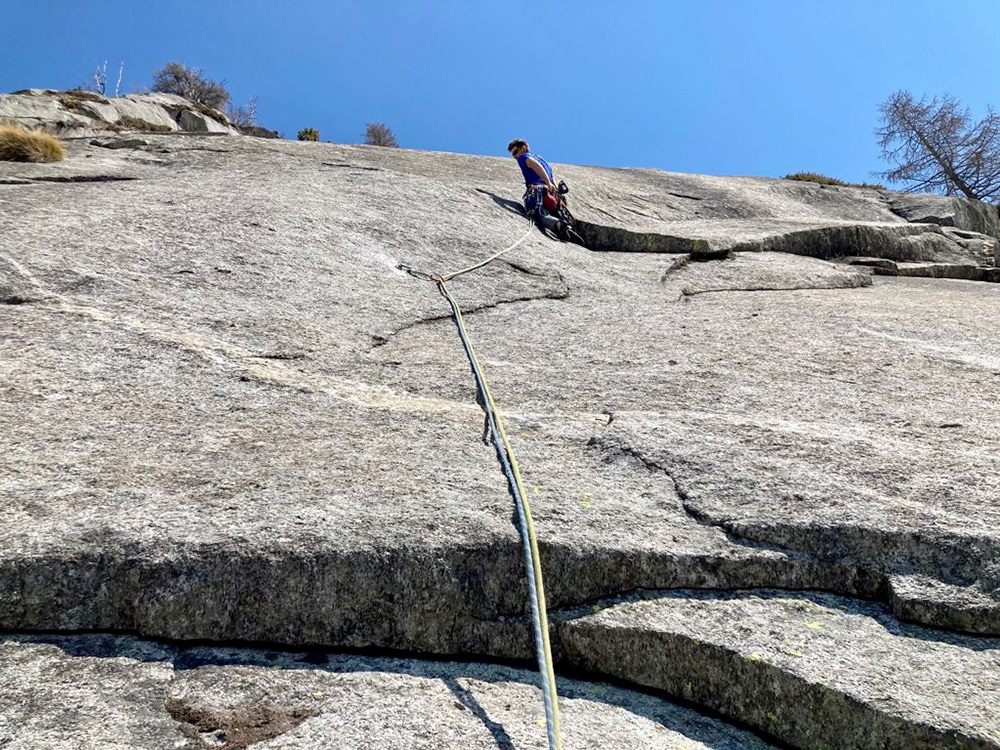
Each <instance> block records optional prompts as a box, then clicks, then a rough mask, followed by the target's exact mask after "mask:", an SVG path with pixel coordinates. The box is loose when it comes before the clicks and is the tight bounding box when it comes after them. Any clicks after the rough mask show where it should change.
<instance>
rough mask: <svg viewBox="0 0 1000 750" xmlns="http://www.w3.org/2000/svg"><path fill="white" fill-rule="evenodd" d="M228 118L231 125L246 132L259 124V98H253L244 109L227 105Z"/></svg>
mask: <svg viewBox="0 0 1000 750" xmlns="http://www.w3.org/2000/svg"><path fill="white" fill-rule="evenodd" d="M226 118H227V119H228V120H229V123H230V124H231V125H233V126H234V127H237V128H239V129H240V130H245V129H247V128H250V127H251V126H253V125H256V124H257V97H256V96H251V97H250V101H248V102H247V103H246V104H245V105H244V106H242V107H234V106H232V105H231V104H227V105H226Z"/></svg>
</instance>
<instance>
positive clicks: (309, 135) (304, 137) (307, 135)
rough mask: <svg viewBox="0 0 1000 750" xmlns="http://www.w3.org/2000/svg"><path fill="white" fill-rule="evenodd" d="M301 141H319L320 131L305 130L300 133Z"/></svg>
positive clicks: (313, 129)
mask: <svg viewBox="0 0 1000 750" xmlns="http://www.w3.org/2000/svg"><path fill="white" fill-rule="evenodd" d="M299 140H300V141H318V140H319V131H318V130H316V128H303V129H302V130H300V131H299Z"/></svg>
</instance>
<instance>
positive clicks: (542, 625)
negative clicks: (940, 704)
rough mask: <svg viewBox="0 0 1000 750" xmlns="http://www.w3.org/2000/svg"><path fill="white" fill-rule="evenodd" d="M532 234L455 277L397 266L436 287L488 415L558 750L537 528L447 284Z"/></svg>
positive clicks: (552, 740) (550, 728) (554, 745)
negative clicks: (511, 508)
mask: <svg viewBox="0 0 1000 750" xmlns="http://www.w3.org/2000/svg"><path fill="white" fill-rule="evenodd" d="M533 228H534V223H533V222H531V223H530V226H529V227H528V231H527V232H526V233H525V234H524V236H523V237H521V239H519V240H518V241H517V242H515V243H514V244H513V245H511V246H510V247H507V248H505V249H503V250H501V251H500V252H499V253H496V254H494V255H491V256H490V257H489V258H487V259H486V260H484V261H481V262H479V263H476V264H474V265H471V266H469V267H468V268H463V269H461V270H459V271H454V272H452V273H448V274H443V275H433V274H425V273H421V272H419V271H414V270H413V269H412V268H410V267H409V266H403V265H401V266H399V268H400V270H404V271H406V272H407V273H409V274H410V275H411V276H415V277H416V278H419V279H425V280H427V281H433V282H434V283H435V284H437V287H438V291H439V292H440V293H441V295H442V296H443V297H444V298H445V299H446V300H447V301H448V304H449V305H451V310H452V314H453V315H454V317H455V324H456V326H457V327H458V335H459V336H460V337H461V339H462V346H463V347H465V353H466V355H467V356H468V358H469V364H470V365H471V366H472V372H473V375H474V376H475V379H476V385H477V387H478V388H479V393H480V395H481V396H482V402H483V406H484V409H485V411H486V418H487V421H488V422H489V427H490V433H491V434H492V436H493V445H494V446H495V447H496V451H497V455H498V456H499V458H500V463H501V464H502V465H503V470H504V473H505V474H506V475H507V482H508V484H509V485H510V491H511V494H513V495H514V504H515V506H516V507H517V517H518V522H519V525H520V527H521V542H522V544H523V545H524V557H525V562H526V563H527V564H526V568H527V570H528V590H529V592H530V594H531V615H532V621H533V623H534V629H535V653H536V655H537V657H538V669H539V671H540V672H541V674H542V695H543V697H544V699H545V723H546V727H547V730H548V737H549V750H562V739H561V733H560V731H559V698H558V694H557V693H556V676H555V670H554V668H553V665H552V647H551V645H550V644H549V622H548V615H547V612H546V607H545V589H544V586H543V584H542V567H541V563H540V561H539V555H538V540H537V538H536V536H535V524H534V521H533V520H532V518H531V506H530V505H529V503H528V497H527V495H526V494H525V492H524V482H523V481H522V479H521V470H520V469H519V468H518V465H517V459H516V458H515V457H514V451H513V449H512V448H511V447H510V442H509V441H508V440H507V432H506V430H504V426H503V420H501V419H500V414H499V412H498V411H497V406H496V402H495V401H494V400H493V395H492V394H491V393H490V387H489V385H488V384H487V382H486V376H485V375H484V374H483V370H482V367H480V365H479V358H478V357H477V356H476V349H475V347H474V346H473V345H472V341H471V340H470V339H469V334H468V331H466V328H465V321H464V320H463V318H462V309H461V308H460V307H459V305H458V302H457V301H456V300H455V298H454V297H452V296H451V292H449V291H448V285H447V284H446V283H445V282H447V281H450V280H451V279H454V278H455V277H457V276H461V275H462V274H466V273H469V272H470V271H474V270H476V269H477V268H482V267H483V266H485V265H486V264H487V263H491V262H492V261H494V260H496V259H497V258H499V257H500V256H501V255H503V254H504V253H507V252H510V251H511V250H513V249H514V248H515V247H517V246H518V245H520V244H521V243H522V242H524V240H526V239H527V238H528V235H529V234H531V231H532V229H533Z"/></svg>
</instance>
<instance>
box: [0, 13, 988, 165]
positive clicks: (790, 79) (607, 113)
mask: <svg viewBox="0 0 1000 750" xmlns="http://www.w3.org/2000/svg"><path fill="white" fill-rule="evenodd" d="M4 5H5V7H4V9H3V11H2V13H0V20H2V23H3V27H4V28H2V29H0V36H2V37H3V41H2V44H0V92H10V91H14V90H17V89H22V88H32V87H35V88H38V87H48V88H70V87H74V86H78V85H80V84H83V83H86V82H87V81H88V80H90V78H91V75H92V72H93V69H94V68H95V67H96V65H97V64H98V63H103V62H104V61H105V60H106V61H107V62H108V71H109V77H111V78H112V85H113V82H114V81H113V79H114V77H115V75H116V73H117V68H118V64H119V63H120V62H124V63H125V74H124V80H123V84H122V88H123V90H124V92H126V93H129V92H132V91H133V90H136V89H139V88H142V87H148V86H149V85H150V83H151V80H152V75H153V72H154V71H155V70H157V69H158V68H160V67H162V66H163V65H164V64H165V63H167V62H171V61H177V62H182V63H184V64H186V65H188V66H191V67H200V68H201V69H202V70H203V72H204V74H205V75H206V76H208V77H210V78H213V79H216V80H223V79H224V80H225V82H226V86H227V88H228V89H229V91H230V92H231V93H232V95H233V99H234V101H235V103H237V104H240V103H243V102H245V101H246V100H247V99H249V98H250V97H251V96H256V97H257V100H258V121H259V122H260V124H262V125H264V126H266V127H269V128H272V129H275V130H279V131H281V132H282V133H283V134H284V135H285V136H286V137H291V138H294V137H295V134H296V133H297V131H298V130H299V129H301V128H304V127H314V128H318V129H319V131H320V135H321V138H322V139H323V140H332V141H334V142H338V143H357V142H359V141H360V140H361V137H362V133H363V131H364V127H365V123H367V122H369V121H380V122H384V123H386V124H387V125H389V126H390V127H391V128H392V130H393V132H394V133H395V134H396V136H397V138H398V140H399V142H400V145H402V146H403V147H404V148H416V149H430V150H437V151H457V152H463V153H472V154H494V155H506V152H505V146H506V144H507V142H508V141H509V140H510V139H511V138H513V137H522V138H526V139H527V140H528V141H530V143H531V145H532V147H533V149H534V150H535V151H537V152H538V153H540V154H542V155H543V156H545V157H546V158H547V159H549V161H556V162H569V163H574V164H599V165H605V166H629V167H656V168H659V169H665V170H670V171H678V172H696V173H704V174H738V175H763V176H772V177H774V176H781V175H784V174H787V173H789V172H796V171H814V172H821V173H823V174H828V175H831V176H834V177H839V178H840V179H844V180H848V181H865V180H870V179H871V177H870V173H871V172H872V171H873V170H879V169H882V168H884V165H883V164H882V163H881V161H880V159H879V152H878V148H877V145H876V143H875V139H874V136H873V130H874V128H875V127H876V125H877V123H878V114H877V106H878V103H879V102H880V101H882V100H883V99H885V98H886V97H887V96H888V95H889V94H890V93H892V92H893V91H895V90H897V89H908V90H910V91H911V92H912V93H914V94H915V95H917V96H920V95H922V94H924V93H926V94H932V95H933V94H940V93H944V92H947V93H950V94H952V95H954V96H956V97H957V98H958V99H959V100H960V101H962V102H963V103H965V104H967V105H969V106H970V107H971V108H972V111H973V113H974V114H975V115H977V116H978V115H979V114H981V113H982V112H983V110H984V108H985V107H986V105H988V104H997V103H998V98H1000V86H998V85H997V84H998V77H1000V65H998V62H997V57H998V52H997V50H996V44H995V36H996V30H997V29H1000V2H997V0H949V1H948V2H945V0H677V1H674V0H646V1H638V0H637V1H635V2H629V1H628V0H620V2H610V1H608V2H598V1H597V0H562V1H560V0H541V1H540V2H534V3H521V2H503V3H498V2H488V1H487V0H464V1H459V0H440V1H439V2H432V1H431V0H423V1H421V0H411V1H410V2H403V0H359V1H353V0H285V1H284V2H278V1H277V0H155V2H152V3H144V2H139V1H138V0H104V1H101V0H90V1H88V0H34V1H33V2H17V1H16V0H7V1H6V2H4ZM991 97H992V99H991Z"/></svg>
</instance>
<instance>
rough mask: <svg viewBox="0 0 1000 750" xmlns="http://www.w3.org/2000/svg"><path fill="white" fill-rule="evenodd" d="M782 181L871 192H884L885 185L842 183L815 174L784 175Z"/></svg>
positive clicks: (832, 178) (797, 173) (833, 178)
mask: <svg viewBox="0 0 1000 750" xmlns="http://www.w3.org/2000/svg"><path fill="white" fill-rule="evenodd" d="M782 179H783V180H798V181H799V182H815V183H817V184H819V185H834V186H836V187H856V188H871V189H873V190H885V185H877V184H871V183H868V182H844V181H843V180H838V179H837V178H836V177H827V176H826V175H825V174H817V173H816V172H796V173H795V174H786V175H785V176H784V177H782Z"/></svg>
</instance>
